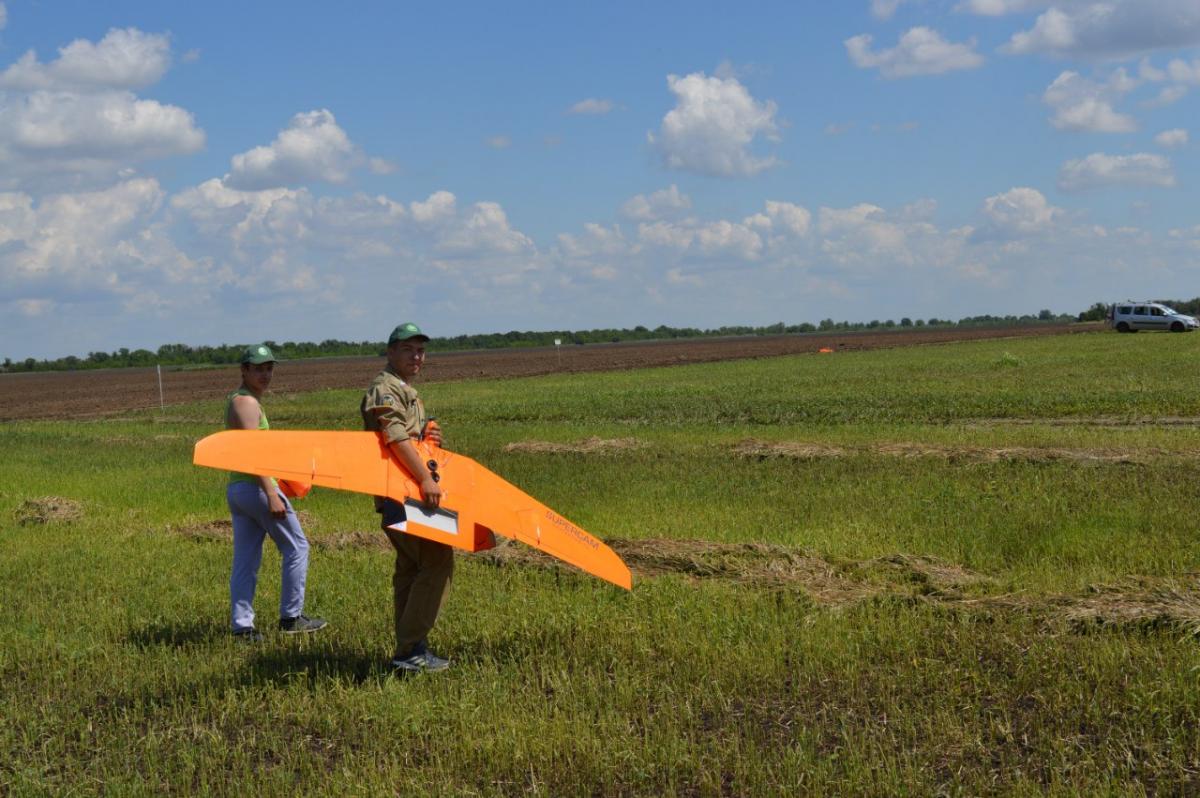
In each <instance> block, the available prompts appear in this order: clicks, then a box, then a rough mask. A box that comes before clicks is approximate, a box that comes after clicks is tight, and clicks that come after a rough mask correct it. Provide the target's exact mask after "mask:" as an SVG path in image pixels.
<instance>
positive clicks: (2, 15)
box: [0, 3, 8, 30]
mask: <svg viewBox="0 0 1200 798" xmlns="http://www.w3.org/2000/svg"><path fill="white" fill-rule="evenodd" d="M7 24H8V9H6V8H5V7H4V3H0V30H4V26H5V25H7Z"/></svg>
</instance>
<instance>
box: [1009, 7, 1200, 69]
mask: <svg viewBox="0 0 1200 798" xmlns="http://www.w3.org/2000/svg"><path fill="white" fill-rule="evenodd" d="M1197 44H1200V4H1198V3H1196V2H1195V0H1103V1H1101V0H1087V2H1075V3H1069V4H1066V5H1064V6H1063V7H1061V8H1060V7H1059V6H1053V7H1051V8H1049V9H1047V10H1046V11H1045V12H1044V13H1042V14H1041V15H1040V16H1039V17H1038V18H1037V20H1036V22H1034V25H1033V27H1032V28H1031V29H1030V30H1027V31H1020V32H1018V33H1015V34H1013V36H1012V38H1011V39H1010V40H1009V42H1008V44H1007V45H1005V46H1004V47H1003V48H1002V50H1004V51H1005V52H1009V53H1014V54H1028V53H1040V54H1046V55H1055V56H1076V57H1084V58H1097V57H1099V58H1110V57H1128V56H1133V55H1138V54H1144V53H1149V52H1153V51H1155V50H1162V49H1177V48H1182V47H1192V46H1195V45H1197Z"/></svg>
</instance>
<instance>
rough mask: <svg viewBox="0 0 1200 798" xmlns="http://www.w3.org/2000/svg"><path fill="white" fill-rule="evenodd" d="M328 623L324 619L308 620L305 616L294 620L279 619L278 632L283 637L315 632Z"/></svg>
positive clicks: (299, 616) (298, 616)
mask: <svg viewBox="0 0 1200 798" xmlns="http://www.w3.org/2000/svg"><path fill="white" fill-rule="evenodd" d="M328 625H329V621H326V620H325V619H324V618H309V617H308V616H307V615H297V616H296V617H295V618H280V619H279V631H281V632H283V633H284V634H285V635H298V634H302V633H304V632H315V631H317V630H318V629H324V628H325V627H326V626H328Z"/></svg>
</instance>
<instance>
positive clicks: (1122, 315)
mask: <svg viewBox="0 0 1200 798" xmlns="http://www.w3.org/2000/svg"><path fill="white" fill-rule="evenodd" d="M1108 323H1109V325H1110V326H1111V327H1113V328H1114V329H1116V331H1117V332H1137V331H1138V330H1170V331H1171V332H1191V331H1192V330H1194V329H1196V328H1197V327H1200V322H1198V321H1196V319H1195V318H1193V317H1192V316H1185V315H1183V314H1182V313H1178V312H1176V311H1174V310H1172V309H1171V308H1169V307H1167V306H1166V305H1160V304H1159V303H1157V302H1118V303H1116V304H1114V305H1109V306H1108Z"/></svg>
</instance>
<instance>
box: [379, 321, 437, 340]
mask: <svg viewBox="0 0 1200 798" xmlns="http://www.w3.org/2000/svg"><path fill="white" fill-rule="evenodd" d="M409 338H421V339H424V340H426V341H428V340H429V336H428V335H426V334H425V333H423V332H421V328H420V327H418V326H417V325H415V324H413V323H412V322H411V321H406V322H404V323H403V324H401V325H400V326H399V327H397V328H396V329H394V330H392V334H391V335H389V336H388V344H389V345H390V344H393V343H395V342H396V341H407V340H408V339H409Z"/></svg>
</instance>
